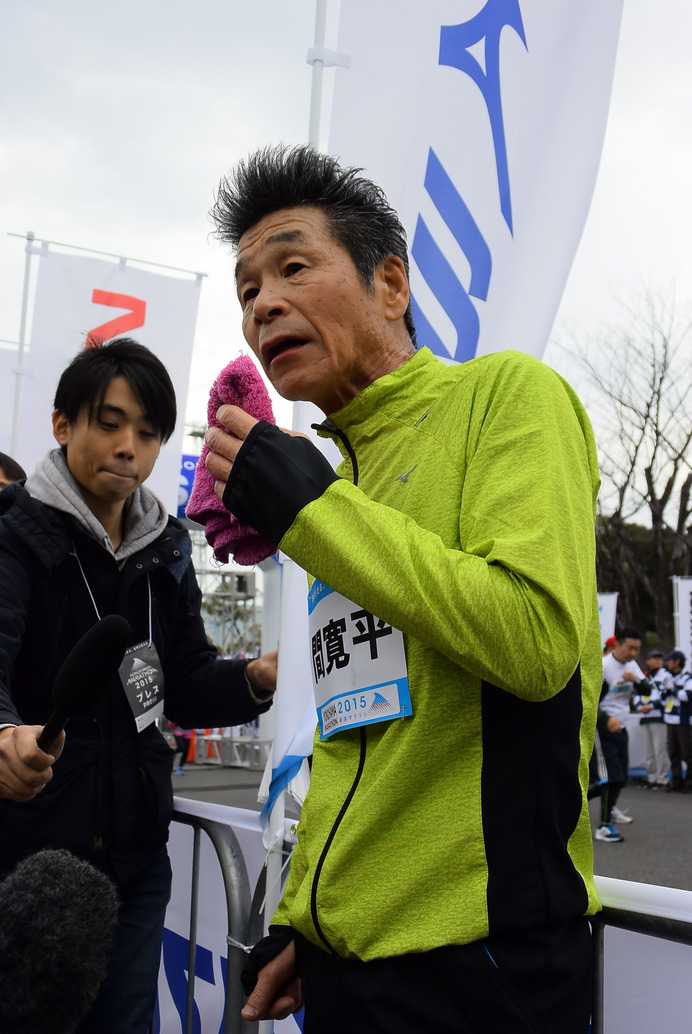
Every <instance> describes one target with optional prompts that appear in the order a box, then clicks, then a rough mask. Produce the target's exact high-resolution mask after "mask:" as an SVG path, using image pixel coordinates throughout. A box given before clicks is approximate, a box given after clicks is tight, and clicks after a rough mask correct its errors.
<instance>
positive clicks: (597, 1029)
mask: <svg viewBox="0 0 692 1034" xmlns="http://www.w3.org/2000/svg"><path fill="white" fill-rule="evenodd" d="M591 925H592V928H593V943H594V985H593V1006H592V1017H591V1032H592V1034H604V1021H603V1012H604V1006H605V987H604V958H605V950H604V949H605V928H606V926H614V927H618V928H619V929H620V930H628V931H629V932H630V933H639V934H646V935H647V936H648V937H658V938H660V939H662V940H666V941H675V942H677V943H678V944H687V945H692V922H685V921H684V920H682V919H667V918H664V917H663V916H656V915H649V914H647V913H645V912H631V911H628V910H627V909H624V908H612V907H609V906H604V908H603V909H602V910H601V911H600V912H599V913H598V914H597V915H595V916H592V917H591Z"/></svg>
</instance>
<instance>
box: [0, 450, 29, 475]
mask: <svg viewBox="0 0 692 1034" xmlns="http://www.w3.org/2000/svg"><path fill="white" fill-rule="evenodd" d="M0 469H1V470H3V471H4V473H5V476H6V477H7V480H8V481H19V480H20V479H21V478H25V477H26V471H25V470H24V468H23V467H20V466H19V464H18V463H17V461H16V460H13V459H12V457H11V456H7V455H6V454H5V453H4V452H0Z"/></svg>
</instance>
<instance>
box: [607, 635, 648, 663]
mask: <svg viewBox="0 0 692 1034" xmlns="http://www.w3.org/2000/svg"><path fill="white" fill-rule="evenodd" d="M641 646H642V641H641V639H623V640H622V642H617V643H616V644H615V649H614V650H613V656H614V657H615V660H616V661H620V663H621V664H627V662H628V661H633V660H634V658H635V657H636V656H637V654H638V653H639V651H640V650H641Z"/></svg>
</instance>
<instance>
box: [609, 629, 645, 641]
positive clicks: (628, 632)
mask: <svg viewBox="0 0 692 1034" xmlns="http://www.w3.org/2000/svg"><path fill="white" fill-rule="evenodd" d="M615 638H616V639H617V641H618V642H619V643H624V641H625V639H639V640H640V641H641V638H642V637H641V633H640V632H638V631H637V630H636V628H620V629H618V631H617V632H616V633H615Z"/></svg>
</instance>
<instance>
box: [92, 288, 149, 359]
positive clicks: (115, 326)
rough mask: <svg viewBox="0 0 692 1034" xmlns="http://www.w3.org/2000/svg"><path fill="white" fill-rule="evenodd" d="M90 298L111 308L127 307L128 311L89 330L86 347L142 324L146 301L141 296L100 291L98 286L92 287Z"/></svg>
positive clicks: (97, 303)
mask: <svg viewBox="0 0 692 1034" xmlns="http://www.w3.org/2000/svg"><path fill="white" fill-rule="evenodd" d="M91 300H92V302H94V303H95V304H96V305H110V307H111V308H113V309H128V310H129V311H128V312H125V313H123V315H122V316H116V317H115V319H114V320H109V321H108V323H102V324H101V326H100V327H95V328H94V329H93V330H90V331H89V333H88V334H87V339H86V346H85V347H86V348H94V347H95V346H97V345H99V344H100V343H101V342H102V341H109V340H110V339H111V338H112V337H117V336H118V334H124V333H126V332H127V331H128V330H134V329H135V328H136V327H143V326H144V314H145V312H146V308H147V303H146V302H145V301H143V299H141V298H132V297H131V295H129V294H113V293H112V291H100V290H99V289H98V288H94V292H93V294H92V296H91Z"/></svg>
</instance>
